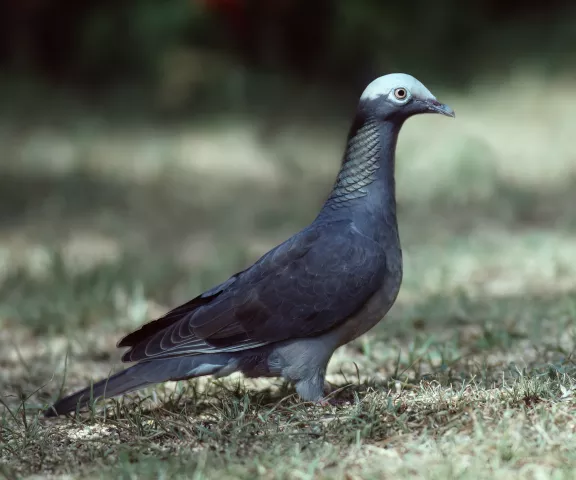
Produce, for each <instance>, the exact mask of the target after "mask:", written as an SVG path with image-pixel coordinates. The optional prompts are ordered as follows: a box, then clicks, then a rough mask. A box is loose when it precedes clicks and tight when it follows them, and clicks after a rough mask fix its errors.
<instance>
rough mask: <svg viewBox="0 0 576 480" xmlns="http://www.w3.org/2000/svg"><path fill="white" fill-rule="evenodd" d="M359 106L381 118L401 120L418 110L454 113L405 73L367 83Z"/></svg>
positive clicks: (421, 111)
mask: <svg viewBox="0 0 576 480" xmlns="http://www.w3.org/2000/svg"><path fill="white" fill-rule="evenodd" d="M360 107H361V108H362V109H364V110H368V111H370V113H371V114H372V115H374V116H376V117H377V118H380V119H382V120H392V121H399V122H403V121H404V120H406V119H407V118H408V117H411V116H412V115H418V114H419V113H440V114H442V115H446V116H448V117H454V116H455V114H454V110H452V109H451V108H450V107H449V106H448V105H444V104H443V103H440V102H439V101H438V100H436V97H435V96H434V95H432V93H431V92H430V90H428V89H427V88H426V87H425V86H424V85H423V84H422V83H421V82H419V81H418V80H416V79H415V78H414V77H412V76H411V75H407V74H405V73H391V74H389V75H384V76H383V77H379V78H377V79H376V80H374V81H373V82H372V83H370V84H369V85H368V86H367V87H366V89H365V90H364V92H363V93H362V96H361V97H360Z"/></svg>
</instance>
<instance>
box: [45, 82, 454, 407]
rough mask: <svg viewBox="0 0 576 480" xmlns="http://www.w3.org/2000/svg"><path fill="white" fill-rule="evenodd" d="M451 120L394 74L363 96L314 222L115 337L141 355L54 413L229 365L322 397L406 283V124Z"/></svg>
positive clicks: (224, 370) (218, 372)
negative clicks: (401, 195)
mask: <svg viewBox="0 0 576 480" xmlns="http://www.w3.org/2000/svg"><path fill="white" fill-rule="evenodd" d="M424 113H436V114H441V115H445V116H448V117H455V113H454V111H453V110H452V109H451V108H450V107H449V106H448V105H446V104H442V103H440V102H439V101H438V100H437V99H436V97H435V96H434V95H433V94H432V93H431V92H430V91H429V90H428V89H427V88H426V87H425V86H424V85H423V84H422V83H421V82H420V81H418V80H417V79H416V78H414V77H413V76H411V75H408V74H405V73H392V74H387V75H384V76H381V77H378V78H376V79H375V80H373V81H372V82H371V83H369V84H368V86H367V87H366V88H365V90H364V91H363V92H362V94H361V96H360V99H359V102H358V106H357V108H356V113H355V116H354V119H353V121H352V124H351V127H350V129H349V133H348V137H347V142H346V145H345V148H344V154H343V157H342V162H341V167H340V171H339V173H338V175H337V177H336V180H335V183H334V186H333V189H332V191H331V192H330V193H329V195H327V198H326V201H325V203H324V205H323V206H322V208H321V209H320V211H319V213H318V214H317V216H316V218H315V219H314V221H313V222H312V223H311V224H310V225H308V226H307V227H305V228H303V229H302V230H301V231H300V232H298V233H296V234H295V235H293V236H292V237H290V238H289V239H288V240H286V241H284V242H283V243H281V244H280V245H278V246H277V247H275V248H273V249H272V250H270V251H269V252H267V253H266V254H264V255H263V256H262V257H261V258H259V259H258V260H257V261H256V262H255V263H254V264H253V265H252V266H250V267H248V268H246V269H245V270H243V271H240V272H238V273H235V274H234V275H232V276H231V277H230V278H228V279H227V280H226V281H224V282H223V283H221V284H220V285H217V286H215V287H213V288H211V289H209V290H207V291H205V292H204V293H202V294H200V295H198V296H197V297H195V298H194V299H192V300H190V301H188V302H187V303H184V304H183V305H180V306H178V307H176V308H174V309H172V310H170V311H169V312H168V313H166V314H165V315H164V316H163V317H161V318H159V319H157V320H154V321H151V322H149V323H147V324H145V325H143V326H142V327H141V328H140V329H138V330H136V331H134V332H132V333H130V334H128V335H126V336H125V337H124V338H122V339H121V340H120V342H118V347H119V348H123V347H128V350H127V351H125V353H124V354H123V356H122V361H123V362H137V363H135V364H134V365H132V366H130V367H128V368H126V369H125V370H123V371H120V372H119V373H116V374H114V375H112V376H110V377H109V378H106V379H103V380H101V381H99V382H97V383H94V384H93V385H91V386H89V387H87V388H85V389H83V390H80V391H78V392H76V393H73V394H72V395H69V396H67V397H65V398H62V399H61V400H58V401H57V402H56V403H54V404H53V405H51V406H49V407H48V408H47V409H46V410H45V411H44V415H45V416H47V417H53V416H57V415H61V414H65V413H68V412H72V411H79V409H80V408H82V407H84V406H86V405H88V404H89V403H90V402H91V400H93V399H96V398H98V397H105V398H110V397H115V396H118V395H122V394H125V393H128V392H132V391H135V390H138V389H141V388H144V387H146V386H150V385H154V384H158V383H161V382H165V381H178V380H185V379H189V378H194V377H200V376H205V375H212V376H214V377H216V378H218V377H223V376H227V375H229V374H231V373H233V372H241V373H243V374H244V376H245V377H282V378H284V379H285V380H288V381H289V382H291V383H292V384H293V385H294V386H295V390H296V392H297V394H298V395H299V397H300V399H301V400H302V401H305V402H315V403H320V404H323V402H326V401H327V400H326V395H325V391H324V381H325V376H326V369H327V366H328V363H329V361H330V359H331V357H332V355H333V353H334V351H335V350H336V349H337V348H339V347H341V346H342V345H345V344H347V343H349V342H351V341H352V340H354V339H356V338H358V337H359V336H360V335H363V334H364V333H366V332H367V331H368V330H370V329H371V328H372V327H374V326H375V325H376V324H377V323H378V322H379V321H380V320H382V318H384V317H385V315H386V313H387V312H388V310H389V309H390V308H391V306H392V305H393V304H394V302H395V300H396V297H397V295H398V292H399V290H400V286H401V283H402V275H403V269H402V250H401V245H400V237H399V233H398V223H397V214H396V191H395V152H396V144H397V140H398V134H399V132H400V129H401V127H402V125H403V124H404V122H405V121H406V120H407V119H408V118H410V117H412V116H414V115H418V114H424Z"/></svg>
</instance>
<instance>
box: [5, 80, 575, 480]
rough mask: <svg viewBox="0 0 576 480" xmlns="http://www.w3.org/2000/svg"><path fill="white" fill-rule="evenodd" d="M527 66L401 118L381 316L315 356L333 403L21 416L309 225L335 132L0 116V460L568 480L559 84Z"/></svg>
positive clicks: (567, 253) (128, 401)
mask: <svg viewBox="0 0 576 480" xmlns="http://www.w3.org/2000/svg"><path fill="white" fill-rule="evenodd" d="M530 78H531V80H530V82H523V83H522V82H520V80H517V79H516V80H512V82H511V84H512V85H513V87H514V88H512V87H511V86H499V88H498V91H497V92H495V89H494V87H493V86H484V87H479V88H478V89H476V90H475V91H473V92H470V94H469V95H463V94H460V96H456V95H452V96H450V95H442V94H441V93H440V92H439V93H438V96H439V97H440V98H442V99H446V100H447V101H448V102H449V103H451V104H453V106H454V108H455V110H456V111H457V114H458V118H457V120H456V121H454V122H449V121H447V120H446V121H444V120H443V119H438V118H420V119H415V120H413V121H411V122H410V123H408V124H407V125H406V128H405V130H404V132H403V135H402V139H401V142H400V146H399V159H398V191H399V197H400V220H401V230H402V232H401V233H402V238H403V243H404V250H405V258H406V266H405V271H406V276H405V282H404V286H403V290H402V292H401V295H400V297H399V299H398V302H397V305H396V306H395V307H394V309H393V311H392V312H391V313H390V315H389V316H388V318H387V319H386V320H385V321H384V322H382V323H381V324H380V325H379V326H378V327H376V328H375V329H374V330H373V331H372V332H370V334H368V335H366V336H364V337H363V338H361V339H359V340H358V341H356V342H354V343H353V344H351V345H348V346H346V347H344V348H342V349H341V350H339V351H338V352H337V354H336V356H335V358H334V359H333V361H332V363H331V366H330V376H329V381H330V382H331V383H332V384H333V386H334V395H335V396H337V397H339V398H341V399H343V400H347V401H348V403H347V404H345V405H344V406H342V407H337V408H336V407H329V408H320V407H316V406H313V405H308V404H302V403H299V402H298V400H297V399H296V397H295V395H294V391H293V390H292V389H291V387H290V386H288V385H284V384H283V383H281V382H280V381H269V380H250V381H249V380H245V379H242V378H240V377H237V376H234V377H231V378H228V379H225V380H223V381H219V382H214V381H211V380H206V379H200V380H197V381H192V382H180V383H178V384H166V385H161V386H158V387H157V388H154V389H148V390H146V391H144V392H140V393H138V394H135V395H132V396H130V397H127V398H124V399H120V400H117V401H109V402H107V404H106V408H101V407H102V406H101V405H100V404H98V405H96V406H94V407H93V409H92V410H91V411H89V412H88V413H84V414H81V415H78V416H72V417H69V418H59V419H55V420H50V421H48V420H45V419H43V418H41V417H39V416H38V409H39V408H40V407H42V406H44V405H46V404H47V403H48V402H49V401H51V400H52V399H53V398H54V397H56V396H57V395H58V393H59V391H60V389H61V388H64V390H65V391H67V392H68V391H71V390H73V389H75V388H77V387H81V386H83V385H84V384H85V383H86V382H87V381H89V379H91V378H94V379H95V378H97V377H102V376H106V375H107V374H108V373H109V372H110V370H111V369H112V368H113V367H114V365H116V367H118V359H119V356H120V355H119V352H117V351H116V350H115V348H114V345H115V342H116V340H117V339H118V338H119V337H120V336H121V335H122V334H123V333H125V332H127V331H129V330H131V329H133V328H135V327H136V326H138V325H140V324H141V323H143V322H144V321H146V319H149V318H151V317H154V316H156V315H159V314H161V313H163V311H164V309H165V308H166V307H167V306H170V305H173V304H175V303H177V302H178V301H183V300H186V299H187V298H189V297H190V296H191V295H193V294H195V293H198V292H199V291H201V290H202V289H203V288H207V287H209V286H211V285H213V284H214V283H215V282H217V281H219V280H223V279H224V278H226V276H227V275H229V274H230V273H232V272H233V271H236V270H237V269H240V268H242V266H244V265H246V264H247V263H249V262H251V261H252V260H254V259H255V258H256V257H257V256H258V255H259V254H261V253H263V252H264V251H265V250H266V249H268V248H270V247H271V246H273V245H274V244H276V243H277V242H278V241H280V240H282V239H283V238H286V237H287V236H288V235H289V234H290V233H292V232H294V231H296V230H297V229H298V228H299V227H301V226H303V225H304V224H305V223H306V222H307V221H309V220H310V219H311V218H312V217H313V215H314V210H315V207H316V206H317V205H319V204H320V202H321V201H322V199H323V197H324V196H325V194H326V189H327V188H328V187H329V184H330V182H331V180H332V178H333V176H334V173H335V168H336V163H337V158H338V157H339V155H340V149H341V146H342V134H343V131H344V130H345V126H342V125H340V126H328V127H324V128H323V129H320V128H316V129H315V130H313V129H311V127H310V126H307V127H306V128H303V127H302V126H299V125H295V126H290V127H289V128H286V129H285V130H283V131H282V132H280V133H279V134H278V135H276V136H275V137H274V138H273V139H267V141H266V142H265V143H262V141H261V138H260V136H259V133H258V132H259V130H258V128H257V125H254V124H246V123H244V124H241V125H240V124H238V123H236V124H234V125H233V126H230V127H227V126H220V127H219V128H218V129H214V128H211V129H208V128H206V129H204V131H200V130H198V129H197V128H192V129H191V128H189V127H185V126H180V127H178V128H173V127H171V128H162V129H159V128H155V129H152V128H151V127H147V128H146V129H144V128H143V127H140V128H138V129H134V128H133V129H131V130H121V129H119V128H117V127H115V128H112V127H110V128H108V127H106V126H102V127H99V128H95V129H87V130H85V131H83V130H81V129H80V127H78V131H75V132H72V133H71V132H69V131H66V130H65V129H63V128H60V129H59V128H54V127H50V128H48V127H45V126H38V125H35V126H33V127H29V129H28V130H27V131H25V132H24V133H22V132H20V133H19V135H20V136H18V135H17V134H16V133H18V132H15V131H14V130H13V129H12V130H11V128H13V127H11V126H10V125H9V123H8V122H7V121H4V122H3V123H2V125H4V126H3V127H2V129H0V135H1V139H2V145H3V149H4V151H5V152H7V153H6V158H7V161H6V162H5V167H6V168H5V173H4V174H2V175H1V176H0V177H1V178H0V262H1V264H2V265H3V268H2V272H1V273H2V280H1V283H0V299H1V300H0V325H1V326H2V329H1V330H0V365H1V366H2V370H1V371H0V391H1V392H2V396H1V397H0V398H1V400H2V404H3V406H0V459H1V462H0V473H3V474H4V475H5V476H7V477H9V478H18V477H32V476H34V475H42V476H47V475H53V476H55V477H57V478H66V476H67V475H68V476H69V477H68V478H70V476H71V477H78V476H80V475H82V476H83V477H86V478H100V477H102V478H110V477H113V478H197V479H202V478H247V479H248V478H270V479H272V478H290V479H304V478H343V479H357V478H358V479H359V478H363V479H366V478H404V477H407V478H427V479H428V478H438V479H445V478H474V479H477V478H490V479H495V478H496V479H500V478H502V479H509V478H522V479H527V478H534V479H536V478H538V479H540V478H558V479H560V478H572V476H573V474H572V472H573V469H574V468H576V454H574V452H576V441H575V440H574V438H576V437H575V436H574V430H575V428H576V417H575V408H576V398H575V396H574V392H575V391H576V390H575V389H576V383H575V381H574V378H575V377H574V374H575V373H576V367H575V364H574V360H573V351H574V348H575V346H576V250H574V248H573V245H574V242H575V238H574V237H575V233H576V214H575V213H574V209H573V205H574V202H575V201H576V198H575V196H576V194H575V193H574V192H575V191H576V189H574V180H573V179H574V169H575V168H576V162H575V160H576V158H575V157H574V154H573V149H572V147H571V145H572V141H571V140H572V139H571V138H570V137H569V135H570V134H571V132H572V131H574V127H576V125H575V123H576V116H574V113H573V112H572V111H571V109H570V108H569V105H570V104H573V103H574V101H576V90H574V89H573V87H571V86H570V85H569V84H567V83H564V82H562V81H558V82H556V83H555V84H553V85H554V88H551V84H550V82H548V83H546V84H544V83H541V82H538V80H537V79H535V77H530ZM544 85H545V87H546V88H545V90H546V92H547V95H546V97H545V98H544V97H543V96H542V95H541V92H542V89H543V87H544ZM539 92H540V93H539ZM534 112H537V114H535V113H534ZM295 138H297V139H298V141H294V139H295ZM231 152H232V153H233V154H231ZM56 160H58V161H59V163H56V162H55V161H56ZM54 252H56V253H54ZM63 383H64V387H63Z"/></svg>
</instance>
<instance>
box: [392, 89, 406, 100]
mask: <svg viewBox="0 0 576 480" xmlns="http://www.w3.org/2000/svg"><path fill="white" fill-rule="evenodd" d="M394 96H395V97H396V98H397V99H398V100H405V99H406V97H407V96H408V92H407V91H406V89H405V88H397V89H396V90H394Z"/></svg>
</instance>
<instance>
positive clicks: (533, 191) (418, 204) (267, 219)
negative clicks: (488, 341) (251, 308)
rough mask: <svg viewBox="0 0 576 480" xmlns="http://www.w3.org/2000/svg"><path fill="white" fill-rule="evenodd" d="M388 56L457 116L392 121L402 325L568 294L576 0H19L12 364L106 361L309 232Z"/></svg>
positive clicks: (11, 89) (8, 110)
mask: <svg viewBox="0 0 576 480" xmlns="http://www.w3.org/2000/svg"><path fill="white" fill-rule="evenodd" d="M393 71H401V72H407V73H410V74H413V75H414V76H416V77H417V78H418V79H419V80H421V81H422V82H423V83H424V84H426V86H427V87H429V88H430V89H431V90H432V91H433V92H434V93H435V94H436V96H437V97H438V98H439V99H440V100H441V101H443V102H446V103H448V104H449V105H451V106H452V107H453V108H454V109H455V110H456V113H457V117H456V119H455V120H448V119H445V118H438V117H432V116H423V117H418V118H415V119H413V120H410V122H408V123H407V124H406V126H405V128H404V130H403V131H402V134H401V138H400V143H399V147H398V157H397V163H398V167H397V175H398V178H397V181H398V197H399V219H400V228H401V236H402V240H403V245H404V251H405V257H406V268H405V270H406V276H405V283H404V287H403V290H402V293H401V295H400V298H399V300H398V304H397V306H396V307H395V309H394V311H393V312H392V313H391V319H390V320H389V321H388V323H387V324H386V325H387V326H386V329H387V330H386V331H387V335H393V332H394V329H395V328H398V329H400V328H401V325H415V326H416V327H415V328H417V329H422V328H428V327H426V325H432V326H431V327H429V328H430V329H432V330H433V328H435V327H434V325H446V324H449V323H450V322H461V321H464V320H467V319H470V318H473V322H472V323H474V324H479V323H481V322H483V321H484V320H485V319H486V318H489V319H498V318H501V317H498V316H497V314H494V313H491V314H490V315H493V316H490V315H488V314H486V315H488V316H486V315H484V314H482V315H480V316H475V317H474V316H472V317H470V316H471V313H470V312H471V311H472V310H470V309H473V308H475V307H474V305H476V303H474V302H476V301H477V300H478V299H482V300H481V301H480V300H478V304H480V305H482V308H486V309H487V310H486V311H488V312H492V310H490V308H491V307H490V305H494V302H497V300H496V299H501V298H506V299H523V298H526V297H527V296H530V295H556V294H558V292H566V291H573V289H574V287H575V286H576V249H575V248H574V245H575V243H574V241H575V233H576V209H575V208H574V206H575V205H576V188H575V187H576V177H575V172H576V148H575V146H574V132H575V131H576V109H575V106H576V7H575V5H574V3H573V2H568V1H566V2H563V1H560V0H549V1H547V2H532V3H526V2H515V1H494V0H472V1H469V2H466V4H463V3H462V2H456V1H455V0H438V1H436V2H434V3H433V4H431V3H430V2H424V1H421V0H411V1H407V2H389V1H376V0H341V1H335V0H315V1H313V2H311V1H304V0H276V1H269V0H268V1H267V0H164V1H160V0H131V1H130V0H85V1H82V2H79V1H72V0H50V1H49V0H4V1H3V2H2V4H1V6H0V325H2V326H3V327H5V328H3V329H2V332H1V333H0V340H1V341H2V342H3V343H4V344H5V345H7V344H10V345H18V348H19V350H18V351H14V349H12V348H3V349H1V350H2V351H3V353H2V355H3V361H4V362H8V363H4V364H3V365H10V371H9V372H8V371H6V370H5V372H6V373H3V374H2V375H5V376H6V377H5V378H4V382H8V383H10V382H12V384H13V385H14V388H16V389H18V388H21V386H22V379H23V378H27V379H29V381H30V385H35V386H38V385H39V384H40V383H41V382H40V379H41V378H44V379H45V378H46V375H48V377H49V376H50V374H51V373H53V372H54V370H55V369H56V368H57V367H56V365H60V363H59V362H60V361H61V359H62V357H63V351H64V349H65V348H72V354H73V355H76V358H83V359H84V360H85V361H86V362H90V366H89V367H86V368H85V369H84V370H83V371H82V373H78V375H79V376H81V375H82V376H84V377H85V376H86V375H89V376H92V375H93V376H97V373H98V372H100V373H104V374H106V373H107V372H108V368H109V366H110V363H109V362H110V358H114V359H117V356H118V353H117V352H115V350H114V344H115V342H116V340H117V338H118V337H119V335H121V334H122V333H125V332H127V331H129V330H130V329H132V328H135V327H136V326H138V325H139V324H141V323H142V322H144V321H146V320H149V319H151V318H152V317H154V316H155V315H159V314H162V313H163V312H164V311H165V310H164V309H165V308H167V307H169V306H174V305H175V304H176V303H177V302H181V301H185V300H188V299H189V298H191V297H192V296H194V295H196V294H198V293H200V292H201V291H202V289H204V288H208V287H210V286H212V285H213V284H215V283H216V282H219V281H222V280H224V279H225V278H227V277H228V276H229V275H230V274H232V273H233V272H236V271H238V270H240V269H242V268H243V267H245V266H246V265H248V264H249V263H251V262H253V261H254V260H256V259H257V258H258V257H259V256H260V255H261V254H263V253H264V252H265V251H267V250H268V249H269V248H271V247H273V246H275V245H276V244H277V243H279V242H280V241H282V240H284V239H286V238H287V237H288V236H290V235H291V234H293V233H295V232H296V231H298V230H299V229H300V228H302V227H303V226H305V225H306V224H307V223H308V222H309V221H311V220H312V219H313V218H314V216H315V215H316V212H317V211H318V209H319V207H320V206H321V204H322V202H323V201H324V199H325V198H326V195H327V193H328V192H329V189H330V187H331V185H332V182H333V180H334V178H335V175H336V172H337V170H338V166H339V162H340V158H341V154H342V150H343V147H344V142H345V136H346V133H347V129H348V124H349V122H350V121H351V119H352V116H353V114H354V108H355V105H356V102H357V99H358V97H359V95H360V93H361V91H362V89H363V88H364V86H365V85H366V84H367V83H368V82H369V81H371V80H372V79H373V78H375V77H377V76H380V75H382V74H385V73H389V72H393ZM462 299H464V300H462ZM487 299H488V301H486V300H487ZM495 315H496V316H495ZM463 319H464V320H463ZM496 321H497V320H496ZM423 322H424V323H423ZM423 325H424V327H423ZM6 327H7V328H6ZM411 328H412V327H411ZM506 331H507V330H506ZM90 332H94V333H98V335H90ZM390 332H392V333H390ZM398 335H400V334H398ZM39 339H42V341H40V340H39ZM47 339H50V341H48V340H47ZM67 342H71V343H67ZM366 351H367V350H365V351H364V353H366ZM42 355H47V356H48V357H42ZM39 358H48V360H46V361H43V362H42V365H39V366H38V369H39V370H34V371H35V372H36V371H38V376H37V378H34V376H32V377H30V375H31V374H30V369H29V368H27V367H26V366H25V365H24V366H23V365H22V362H21V360H22V359H24V360H22V361H23V362H24V364H26V362H28V365H29V362H30V361H32V360H30V359H39ZM18 365H20V366H18ZM84 377H82V378H84ZM10 379H12V380H10ZM16 379H18V380H16ZM27 381H28V380H27Z"/></svg>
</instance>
